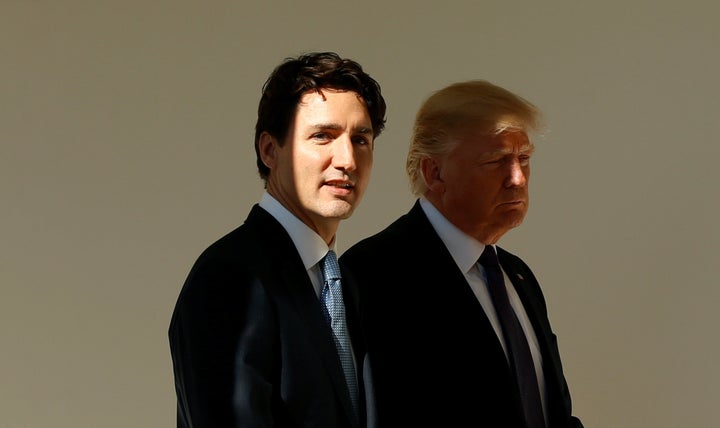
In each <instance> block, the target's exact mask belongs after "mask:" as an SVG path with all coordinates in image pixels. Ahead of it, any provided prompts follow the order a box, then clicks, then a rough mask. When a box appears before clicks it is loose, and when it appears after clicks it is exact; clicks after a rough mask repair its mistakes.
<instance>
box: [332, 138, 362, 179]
mask: <svg viewBox="0 0 720 428" xmlns="http://www.w3.org/2000/svg"><path fill="white" fill-rule="evenodd" d="M333 146H334V147H333V158H332V164H333V166H334V167H335V168H337V169H341V170H344V171H354V170H355V168H356V167H357V165H356V163H355V148H354V146H353V143H352V141H351V139H350V137H345V136H344V137H342V138H338V139H336V140H335V143H334V144H333Z"/></svg>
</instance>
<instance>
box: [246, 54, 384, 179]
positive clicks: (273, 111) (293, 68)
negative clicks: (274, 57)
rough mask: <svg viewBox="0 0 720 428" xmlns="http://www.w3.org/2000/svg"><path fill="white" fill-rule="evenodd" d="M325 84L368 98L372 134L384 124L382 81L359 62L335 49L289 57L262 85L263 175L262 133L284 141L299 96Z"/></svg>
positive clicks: (263, 171)
mask: <svg viewBox="0 0 720 428" xmlns="http://www.w3.org/2000/svg"><path fill="white" fill-rule="evenodd" d="M323 88H328V89H339V90H344V91H353V92H357V93H358V94H359V95H360V96H361V97H362V98H363V100H364V101H365V105H366V106H367V109H368V113H369V115H370V121H371V122H372V128H373V135H374V137H377V136H378V135H380V133H381V132H382V130H383V129H384V128H385V110H386V105H385V99H384V98H383V96H382V94H381V91H380V85H379V84H378V83H377V82H376V81H375V80H374V79H373V78H372V77H370V76H369V75H368V74H367V73H365V72H364V71H363V69H362V67H361V66H360V64H358V63H357V62H355V61H353V60H350V59H347V58H341V57H340V56H338V54H336V53H334V52H313V53H306V54H303V55H301V56H299V57H297V58H286V59H285V60H284V61H283V62H282V63H281V64H280V65H278V66H277V67H275V70H273V72H272V74H270V77H268V79H267V80H266V81H265V84H264V85H263V88H262V96H261V98H260V104H259V105H258V118H257V123H256V124H255V155H256V156H257V167H258V172H259V173H260V177H261V178H262V179H263V180H267V177H268V174H269V173H270V169H269V168H268V167H267V166H266V165H265V164H264V163H263V162H262V159H261V158H260V147H259V141H260V134H262V133H263V132H268V133H269V134H270V135H272V136H273V137H275V138H277V140H278V141H279V143H280V144H284V140H285V137H286V136H287V133H288V131H289V127H290V123H291V122H292V120H293V118H294V117H295V111H296V108H297V105H298V103H299V102H300V99H301V98H302V96H303V95H304V94H305V93H306V92H307V91H311V90H314V91H318V92H319V91H320V90H321V89H323Z"/></svg>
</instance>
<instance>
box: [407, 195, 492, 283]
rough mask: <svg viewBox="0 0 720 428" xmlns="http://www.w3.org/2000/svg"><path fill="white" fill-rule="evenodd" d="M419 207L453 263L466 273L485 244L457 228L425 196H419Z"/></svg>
mask: <svg viewBox="0 0 720 428" xmlns="http://www.w3.org/2000/svg"><path fill="white" fill-rule="evenodd" d="M420 207H421V208H422V209H423V211H424V212H425V215H426V216H427V218H428V220H430V224H432V227H433V228H434V229H435V232H437V234H438V235H439V236H440V239H441V240H442V241H443V243H444V244H445V247H447V249H448V251H449V252H450V255H451V256H452V258H453V260H455V264H457V265H458V267H459V268H460V270H461V271H462V272H463V273H468V272H469V271H470V269H472V268H473V267H474V266H475V264H476V263H477V261H478V259H479V258H480V255H481V254H482V252H483V250H484V249H485V244H483V243H482V242H480V241H478V240H477V239H475V238H473V237H472V236H470V235H468V234H466V233H465V232H463V231H462V230H460V229H458V228H457V227H456V226H455V225H454V224H452V223H451V222H450V221H449V220H448V219H447V218H445V216H443V215H442V213H440V211H438V209H437V208H435V206H434V205H433V204H432V203H431V202H430V201H428V200H427V199H426V198H425V197H422V196H421V197H420Z"/></svg>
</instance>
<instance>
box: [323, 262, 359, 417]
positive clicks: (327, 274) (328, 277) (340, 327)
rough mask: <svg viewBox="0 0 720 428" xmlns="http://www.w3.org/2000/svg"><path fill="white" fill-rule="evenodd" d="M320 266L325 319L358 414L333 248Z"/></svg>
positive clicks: (343, 304) (350, 354) (351, 359)
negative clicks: (323, 283) (331, 332)
mask: <svg viewBox="0 0 720 428" xmlns="http://www.w3.org/2000/svg"><path fill="white" fill-rule="evenodd" d="M320 266H321V268H322V270H323V277H324V278H325V285H324V286H323V289H322V293H321V294H320V298H321V301H322V303H323V315H325V321H326V322H327V323H328V325H330V327H331V328H332V331H333V338H334V339H335V347H336V348H337V352H338V355H339V356H340V363H341V365H342V369H343V372H344V373H345V382H346V383H347V387H348V390H349V391H350V400H351V401H352V404H353V408H354V410H355V414H356V415H358V386H357V378H356V377H355V367H354V365H353V357H352V351H351V349H350V336H349V334H348V331H347V323H346V320H345V303H344V302H343V295H342V286H341V284H340V266H339V265H338V261H337V256H335V252H334V251H333V250H330V251H328V253H327V254H326V255H325V257H324V258H323V259H322V260H321V261H320Z"/></svg>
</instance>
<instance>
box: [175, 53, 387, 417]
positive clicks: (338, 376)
mask: <svg viewBox="0 0 720 428" xmlns="http://www.w3.org/2000/svg"><path fill="white" fill-rule="evenodd" d="M385 111H386V106H385V100H384V98H383V96H382V94H381V90H380V86H379V85H378V83H377V82H376V81H375V80H374V79H373V78H371V77H370V76H369V75H368V74H367V73H365V72H364V71H363V69H362V68H361V66H360V65H359V64H358V63H356V62H355V61H352V60H349V59H344V58H341V57H339V56H338V55H337V54H335V53H332V52H320V53H309V54H305V55H301V56H299V57H297V58H288V59H286V60H285V61H283V62H282V63H281V64H280V65H279V66H277V67H276V68H275V70H274V71H273V72H272V74H271V75H270V77H269V78H268V80H267V81H266V82H265V84H264V86H263V91H262V98H261V99H260V105H259V108H258V120H257V125H256V133H255V152H256V156H257V165H258V172H259V174H260V177H261V178H262V180H263V182H264V187H265V192H264V194H263V196H262V198H261V199H260V201H259V203H257V204H255V205H254V206H253V207H252V209H251V210H250V213H249V214H248V216H247V218H246V220H245V222H244V223H243V224H242V225H241V226H239V227H238V228H237V229H235V230H234V231H232V232H230V233H229V234H227V235H226V236H224V237H222V238H221V239H219V240H218V241H216V242H215V243H214V244H212V245H211V246H210V247H208V248H207V249H206V250H205V251H204V252H203V253H202V254H201V255H200V257H199V258H198V259H197V261H196V262H195V264H194V266H193V267H192V269H191V271H190V273H189V275H188V277H187V279H186V281H185V284H184V286H183V288H182V291H181V292H180V296H179V298H178V300H177V304H176V306H175V310H174V312H173V316H172V320H171V323H170V328H169V339H170V349H171V353H172V359H173V368H174V374H175V386H176V391H177V399H178V401H177V406H178V407H177V409H178V414H177V424H178V427H186V428H189V427H193V428H205V427H212V428H219V427H277V428H281V427H319V428H345V427H347V428H351V427H352V428H360V427H364V426H366V425H367V421H368V419H372V415H368V412H367V411H366V409H367V408H368V407H369V408H372V405H373V403H372V400H373V397H372V389H371V387H370V385H367V384H366V382H368V380H367V379H368V376H367V375H366V373H365V372H364V371H365V361H366V358H365V357H366V353H365V344H364V342H363V336H362V335H361V334H360V331H359V325H358V313H357V312H358V308H357V290H356V289H355V288H354V284H353V283H352V282H351V279H348V278H345V277H344V276H342V275H340V274H339V272H337V269H332V268H337V260H336V259H335V243H336V231H337V229H338V226H339V224H340V221H341V220H343V219H346V218H348V217H350V215H351V214H352V213H353V211H354V210H355V208H356V207H357V205H358V204H359V203H360V200H361V199H362V196H363V194H364V192H365V189H366V187H367V185H368V182H369V179H370V172H371V167H372V162H373V148H374V143H375V139H376V138H377V137H378V136H379V135H380V133H381V132H382V130H383V128H384V126H385Z"/></svg>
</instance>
